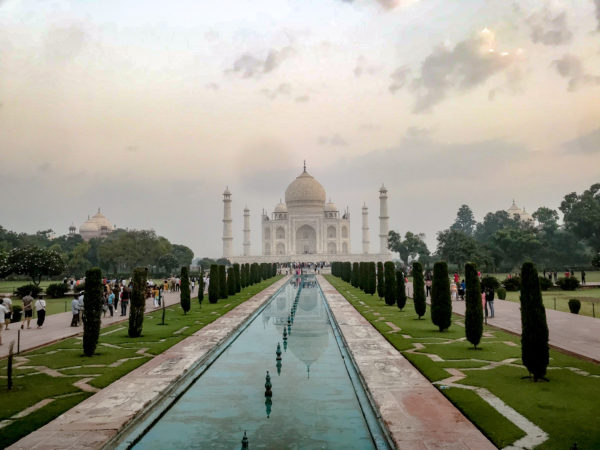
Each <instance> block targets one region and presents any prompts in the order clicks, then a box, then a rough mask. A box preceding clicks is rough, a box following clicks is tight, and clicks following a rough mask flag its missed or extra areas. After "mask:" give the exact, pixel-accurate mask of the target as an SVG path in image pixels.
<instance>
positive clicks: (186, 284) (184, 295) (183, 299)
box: [179, 266, 190, 314]
mask: <svg viewBox="0 0 600 450" xmlns="http://www.w3.org/2000/svg"><path fill="white" fill-rule="evenodd" d="M180 277H181V289H180V290H179V303H180V304H181V309H183V314H187V312H188V311H189V310H190V276H189V269H188V268H187V267H186V266H183V267H182V268H181V275H180Z"/></svg>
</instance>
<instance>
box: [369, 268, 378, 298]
mask: <svg viewBox="0 0 600 450" xmlns="http://www.w3.org/2000/svg"><path fill="white" fill-rule="evenodd" d="M367 283H368V288H369V290H368V291H367V294H371V295H373V294H374V293H375V290H376V289H377V273H376V271H375V263H374V262H370V263H369V265H368V269H367Z"/></svg>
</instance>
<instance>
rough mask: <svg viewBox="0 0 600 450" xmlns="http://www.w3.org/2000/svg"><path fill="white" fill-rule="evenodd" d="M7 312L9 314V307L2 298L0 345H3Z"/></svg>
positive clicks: (0, 299)
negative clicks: (3, 329)
mask: <svg viewBox="0 0 600 450" xmlns="http://www.w3.org/2000/svg"><path fill="white" fill-rule="evenodd" d="M6 314H8V308H7V307H6V306H4V299H3V298H0V345H2V328H4V323H5V321H6V319H5V317H6Z"/></svg>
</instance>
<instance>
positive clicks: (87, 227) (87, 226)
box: [79, 220, 100, 233]
mask: <svg viewBox="0 0 600 450" xmlns="http://www.w3.org/2000/svg"><path fill="white" fill-rule="evenodd" d="M99 229H100V227H99V226H98V225H97V224H96V223H94V222H92V221H91V220H87V221H85V222H84V223H83V224H82V225H81V226H80V227H79V232H80V233H81V232H84V233H85V232H86V231H91V232H94V233H95V232H96V231H98V230H99Z"/></svg>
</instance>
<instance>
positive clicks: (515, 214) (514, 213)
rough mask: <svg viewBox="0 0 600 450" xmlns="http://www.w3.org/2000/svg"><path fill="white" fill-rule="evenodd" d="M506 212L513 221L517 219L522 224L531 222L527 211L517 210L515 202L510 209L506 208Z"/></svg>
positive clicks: (531, 218)
mask: <svg viewBox="0 0 600 450" xmlns="http://www.w3.org/2000/svg"><path fill="white" fill-rule="evenodd" d="M506 212H507V213H508V215H509V216H511V217H512V218H513V219H519V220H521V221H522V222H533V217H532V216H531V214H529V213H528V212H527V211H525V208H523V209H521V208H519V207H518V206H517V205H516V203H515V201H514V200H513V202H512V205H511V207H510V208H508V209H507V210H506Z"/></svg>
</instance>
